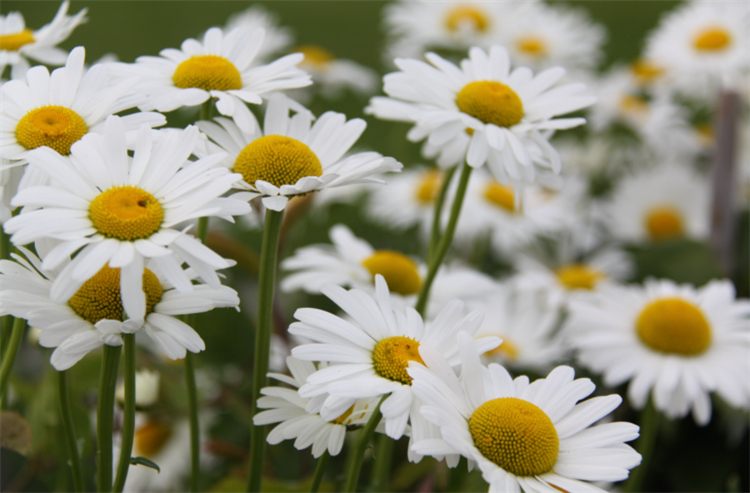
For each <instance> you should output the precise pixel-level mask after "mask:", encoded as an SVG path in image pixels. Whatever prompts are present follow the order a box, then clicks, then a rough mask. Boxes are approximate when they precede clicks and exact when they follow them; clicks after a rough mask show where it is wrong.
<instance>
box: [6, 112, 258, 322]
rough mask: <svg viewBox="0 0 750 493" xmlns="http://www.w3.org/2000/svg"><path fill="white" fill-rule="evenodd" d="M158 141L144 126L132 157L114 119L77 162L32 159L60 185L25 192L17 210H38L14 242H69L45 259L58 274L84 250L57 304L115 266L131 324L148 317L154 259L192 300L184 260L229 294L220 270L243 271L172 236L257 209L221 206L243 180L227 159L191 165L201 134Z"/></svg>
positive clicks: (16, 227) (56, 294) (14, 225)
mask: <svg viewBox="0 0 750 493" xmlns="http://www.w3.org/2000/svg"><path fill="white" fill-rule="evenodd" d="M152 132H153V131H152V130H151V129H150V128H148V127H146V126H143V127H141V129H140V130H139V131H138V135H137V138H136V142H135V152H134V154H133V157H130V156H129V154H128V150H127V146H126V132H125V129H124V127H123V124H122V121H121V119H120V118H119V117H117V116H111V117H109V118H108V119H107V121H106V122H105V125H104V131H103V134H102V135H99V134H88V135H86V136H84V137H83V139H81V140H80V141H79V142H77V143H75V144H73V146H72V148H71V158H70V159H67V158H63V157H62V156H60V155H59V154H57V153H56V152H55V151H53V150H52V149H49V148H47V147H41V148H39V149H35V150H33V151H31V152H30V153H29V161H30V163H31V164H30V166H32V167H36V168H38V169H40V170H41V171H43V172H44V173H46V174H47V175H48V176H49V177H50V178H52V179H53V180H55V182H56V184H57V186H56V187H51V186H35V187H29V188H26V189H24V190H23V191H21V192H19V193H18V195H16V196H15V198H14V199H13V200H12V201H11V204H12V205H13V206H30V207H35V208H37V209H36V210H33V211H31V212H24V213H21V214H19V215H18V216H16V217H14V218H12V219H10V220H9V221H7V222H6V223H5V231H6V232H7V233H9V234H12V235H13V236H12V237H11V241H13V242H14V243H15V244H16V245H26V244H28V243H31V242H33V241H36V240H39V239H42V238H52V239H56V240H60V243H59V245H58V246H56V247H55V248H54V250H53V251H52V252H50V254H49V255H48V256H47V257H46V258H45V262H44V266H45V268H47V269H54V268H56V267H57V266H58V265H60V263H61V262H63V260H65V259H66V258H68V256H69V255H70V254H71V253H73V252H75V251H77V250H80V251H79V252H78V254H77V255H76V257H75V260H74V261H73V262H71V263H70V264H68V266H67V267H66V268H65V269H64V270H63V271H62V272H61V273H60V275H59V276H57V279H56V281H55V283H54V285H53V287H52V292H51V297H52V299H53V300H55V301H56V302H65V301H67V300H68V299H69V298H70V297H71V296H72V295H73V293H75V292H76V290H78V289H79V288H80V287H81V285H82V284H83V283H84V282H86V281H88V280H89V279H90V278H91V277H92V276H94V275H95V274H96V273H97V272H99V271H100V269H101V268H102V267H103V266H106V265H109V267H110V268H122V269H123V275H122V277H121V283H122V293H123V298H124V303H125V305H126V307H128V313H130V315H131V318H141V317H143V315H144V309H145V304H144V295H143V292H142V290H141V284H142V283H141V277H142V275H141V272H142V270H143V265H144V262H145V259H153V262H154V263H155V264H156V265H158V266H159V269H160V270H161V271H162V272H163V273H164V275H165V276H166V277H167V279H169V282H170V283H172V284H173V285H174V286H175V287H177V289H179V290H180V291H182V292H188V291H190V289H191V284H190V281H189V278H188V277H187V276H186V274H185V273H184V272H183V271H182V269H181V268H180V264H181V262H182V261H186V262H187V263H188V265H190V267H192V268H193V269H194V270H195V272H196V273H197V274H198V276H200V277H201V278H202V280H203V281H204V282H207V283H208V284H210V285H211V286H212V287H214V288H215V289H218V288H219V287H220V282H219V278H218V276H217V275H216V272H215V270H216V269H223V268H226V267H230V266H231V265H233V263H231V262H229V261H227V260H225V259H223V258H221V257H220V256H218V255H217V254H216V253H214V252H213V251H211V250H210V249H208V248H207V247H205V246H204V245H203V244H201V243H200V242H199V241H198V240H196V239H195V238H193V237H192V236H189V235H187V234H183V233H182V232H180V231H178V230H176V229H173V228H172V227H173V226H175V225H177V224H179V223H182V222H184V221H188V220H190V219H195V218H199V217H210V216H220V217H224V218H228V219H230V220H231V217H229V216H231V215H238V214H245V213H247V212H248V211H249V206H248V204H247V203H245V202H243V201H240V200H236V199H231V198H220V195H222V194H223V193H224V192H226V191H227V190H229V189H230V187H231V186H232V183H234V182H235V181H237V178H238V176H237V175H232V174H230V173H228V172H227V170H226V169H225V168H223V167H221V166H217V164H218V162H219V161H220V160H221V159H223V158H224V154H213V155H209V156H206V157H204V158H202V159H199V160H198V161H194V162H193V161H188V157H189V156H190V155H191V153H192V151H193V148H194V146H195V145H196V142H197V141H198V129H197V128H195V127H192V126H191V127H188V128H187V129H186V130H172V129H170V130H164V131H160V132H158V133H156V137H155V134H154V133H152ZM173 252H174V253H176V254H177V255H178V258H179V259H180V260H179V261H178V260H176V258H175V257H174V256H173V255H171V254H172V253H173ZM131 303H132V304H131ZM138 306H139V307H138ZM137 307H138V308H137Z"/></svg>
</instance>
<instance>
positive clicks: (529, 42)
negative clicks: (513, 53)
mask: <svg viewBox="0 0 750 493" xmlns="http://www.w3.org/2000/svg"><path fill="white" fill-rule="evenodd" d="M516 46H517V47H518V51H520V52H521V53H523V54H524V55H526V56H530V57H533V58H542V57H544V56H546V55H547V43H545V42H544V40H543V39H542V38H540V37H537V36H524V37H522V38H519V39H517V40H516Z"/></svg>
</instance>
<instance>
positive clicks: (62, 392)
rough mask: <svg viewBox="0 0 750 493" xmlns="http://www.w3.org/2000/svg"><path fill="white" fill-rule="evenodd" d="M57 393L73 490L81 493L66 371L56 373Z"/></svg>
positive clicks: (81, 482) (81, 477) (81, 474)
mask: <svg viewBox="0 0 750 493" xmlns="http://www.w3.org/2000/svg"><path fill="white" fill-rule="evenodd" d="M57 391H58V394H59V397H60V416H61V417H62V425H63V430H64V431H65V442H66V444H67V446H68V456H69V457H70V468H71V471H72V473H73V488H74V489H75V491H76V493H81V492H82V491H83V469H81V456H80V455H79V454H78V445H77V444H76V432H75V427H74V426H73V415H72V413H71V412H70V396H69V394H68V372H67V371H59V372H57Z"/></svg>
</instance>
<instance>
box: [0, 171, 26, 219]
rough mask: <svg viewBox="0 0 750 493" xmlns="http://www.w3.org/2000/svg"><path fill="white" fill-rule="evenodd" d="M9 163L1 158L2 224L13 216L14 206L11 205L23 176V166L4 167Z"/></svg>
mask: <svg viewBox="0 0 750 493" xmlns="http://www.w3.org/2000/svg"><path fill="white" fill-rule="evenodd" d="M7 164H9V162H8V161H6V160H4V159H2V160H0V186H2V188H0V224H4V223H5V221H7V220H8V219H10V218H11V213H12V212H13V209H14V207H13V206H11V205H10V201H11V199H12V198H13V197H14V196H15V195H16V193H17V192H18V185H19V184H20V183H21V178H22V177H23V168H22V167H19V166H13V167H10V168H6V167H3V165H7Z"/></svg>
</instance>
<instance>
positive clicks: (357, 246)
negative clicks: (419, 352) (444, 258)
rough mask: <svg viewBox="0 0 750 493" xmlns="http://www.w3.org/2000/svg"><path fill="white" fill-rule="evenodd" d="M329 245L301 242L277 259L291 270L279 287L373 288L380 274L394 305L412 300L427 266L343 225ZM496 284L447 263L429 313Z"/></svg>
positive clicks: (316, 289) (479, 294) (437, 281)
mask: <svg viewBox="0 0 750 493" xmlns="http://www.w3.org/2000/svg"><path fill="white" fill-rule="evenodd" d="M330 237H331V241H332V243H333V245H311V246H307V247H303V248H300V249H299V250H297V251H296V252H295V253H294V255H292V256H291V257H288V258H286V259H285V260H284V261H283V262H282V263H281V268H282V269H284V270H287V271H291V273H290V274H289V275H287V276H286V277H285V278H284V279H283V280H282V282H281V289H282V290H284V291H294V290H296V289H304V290H305V291H307V292H308V293H314V294H317V293H320V292H321V289H322V287H323V286H324V285H326V284H336V285H338V286H342V287H347V288H357V289H359V290H362V291H365V292H369V293H374V292H375V278H376V276H377V275H381V276H383V278H384V279H385V282H386V283H387V284H388V289H389V290H390V293H391V297H392V303H393V304H394V305H395V306H396V307H399V308H401V307H404V306H413V305H414V303H415V302H416V297H417V294H419V290H420V289H421V287H422V281H423V279H424V277H425V275H426V274H427V266H426V265H424V264H421V263H417V262H415V261H414V260H412V259H411V258H410V257H408V256H407V255H404V254H403V253H401V252H397V251H395V250H376V249H375V248H373V247H372V246H371V245H370V244H369V243H367V242H366V241H364V240H362V239H360V238H357V237H356V236H354V235H353V234H352V232H351V231H350V230H349V228H347V227H346V226H344V225H341V224H339V225H336V226H334V227H332V228H331V231H330ZM494 286H495V283H494V282H493V280H492V279H491V278H490V277H488V276H486V275H484V274H482V273H479V272H476V271H473V270H470V269H468V268H461V267H455V266H445V267H443V268H442V269H441V270H440V271H438V274H437V276H436V277H435V285H434V286H433V288H432V293H431V296H430V302H429V306H428V310H427V313H428V318H429V317H431V316H432V315H434V314H436V313H437V312H438V311H440V309H441V308H443V307H444V306H445V304H446V303H448V302H449V301H451V300H453V299H454V298H461V299H463V300H466V299H471V298H481V297H482V296H484V295H485V294H487V293H488V292H489V291H491V290H492V289H493V288H494Z"/></svg>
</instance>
